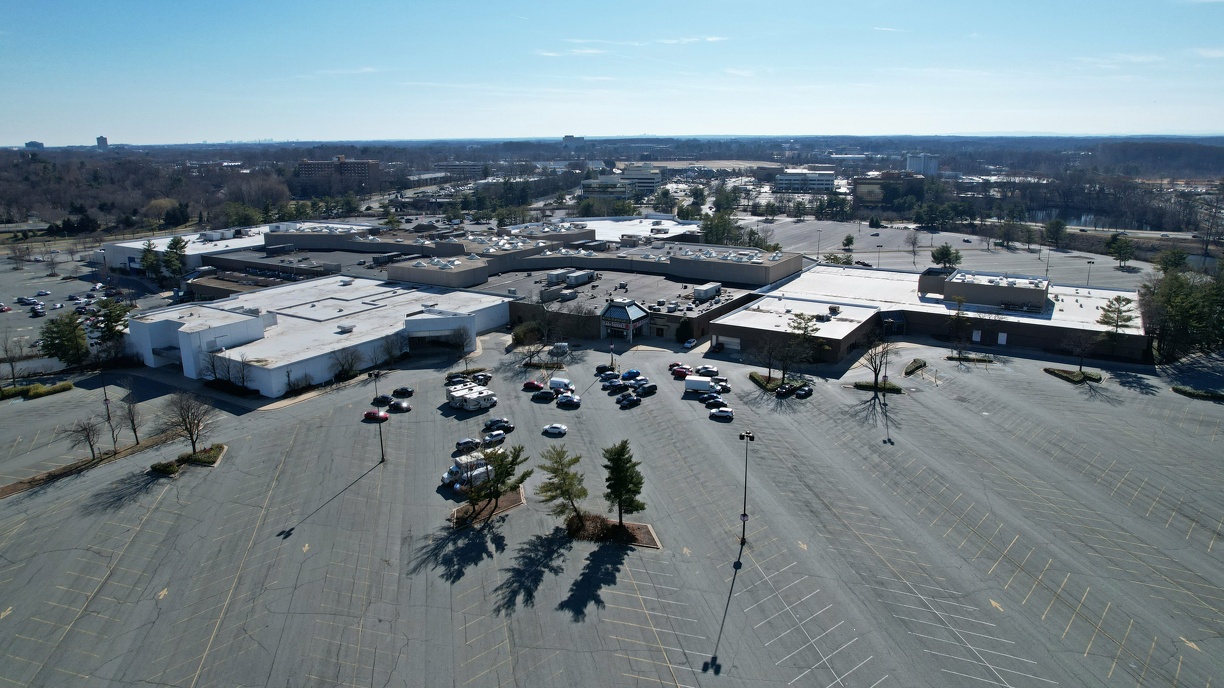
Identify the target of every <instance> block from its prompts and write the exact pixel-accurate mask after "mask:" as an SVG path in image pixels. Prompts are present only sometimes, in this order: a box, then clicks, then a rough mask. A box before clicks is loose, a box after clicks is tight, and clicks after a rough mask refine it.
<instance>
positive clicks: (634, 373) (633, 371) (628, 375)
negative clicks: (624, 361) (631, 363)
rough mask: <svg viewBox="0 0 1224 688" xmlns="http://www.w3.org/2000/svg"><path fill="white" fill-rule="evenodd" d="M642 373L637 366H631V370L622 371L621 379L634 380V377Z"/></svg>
mask: <svg viewBox="0 0 1224 688" xmlns="http://www.w3.org/2000/svg"><path fill="white" fill-rule="evenodd" d="M641 374H642V371H640V370H638V369H637V368H630V369H629V370H626V371H625V372H623V373H621V379H622V380H632V379H633V378H635V377H637V376H639V375H641Z"/></svg>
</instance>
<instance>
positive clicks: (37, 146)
mask: <svg viewBox="0 0 1224 688" xmlns="http://www.w3.org/2000/svg"><path fill="white" fill-rule="evenodd" d="M25 147H26V148H30V149H32V150H42V149H44V148H46V146H44V145H43V142H42V141H26V144H25Z"/></svg>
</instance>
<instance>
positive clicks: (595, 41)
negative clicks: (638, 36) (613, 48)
mask: <svg viewBox="0 0 1224 688" xmlns="http://www.w3.org/2000/svg"><path fill="white" fill-rule="evenodd" d="M561 40H562V41H563V42H565V43H576V44H580V45H581V44H590V45H619V46H628V47H631V48H641V47H645V46H648V45H689V44H691V43H718V42H719V41H726V40H729V39H728V38H727V37H726V36H689V37H682V38H659V39H656V40H653V41H610V40H606V39H601V38H563V39H561Z"/></svg>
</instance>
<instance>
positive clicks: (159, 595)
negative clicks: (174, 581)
mask: <svg viewBox="0 0 1224 688" xmlns="http://www.w3.org/2000/svg"><path fill="white" fill-rule="evenodd" d="M169 592H170V588H162V589H161V592H159V593H157V599H159V600H160V599H163V598H165V597H166V595H167V594H168V593H169Z"/></svg>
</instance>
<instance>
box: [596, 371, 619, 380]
mask: <svg viewBox="0 0 1224 688" xmlns="http://www.w3.org/2000/svg"><path fill="white" fill-rule="evenodd" d="M599 379H600V380H603V381H604V382H607V381H608V380H619V379H620V373H618V372H616V371H615V370H608V371H605V372H602V373H600V374H599Z"/></svg>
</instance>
